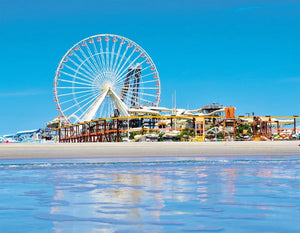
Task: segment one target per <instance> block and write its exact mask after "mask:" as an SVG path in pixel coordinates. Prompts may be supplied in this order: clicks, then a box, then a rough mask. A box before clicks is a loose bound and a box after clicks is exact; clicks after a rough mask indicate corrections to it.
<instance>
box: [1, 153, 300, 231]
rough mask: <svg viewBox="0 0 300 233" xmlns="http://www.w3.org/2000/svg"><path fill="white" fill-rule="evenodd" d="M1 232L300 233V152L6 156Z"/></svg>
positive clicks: (2, 162) (2, 188)
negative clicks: (47, 157) (53, 157)
mask: <svg viewBox="0 0 300 233" xmlns="http://www.w3.org/2000/svg"><path fill="white" fill-rule="evenodd" d="M0 232H5V233H6V232H31V233H32V232H56V233H63V232H68V233H69V232H89V233H90V232H104V233H113V232H114V233H125V232H126V233H135V232H151V233H152V232H153V233H155V232H157V233H158V232H171V233H174V232H251V233H252V232H289V233H292V232H300V157H297V156H253V157H201V158H192V157H191V158H180V157H177V158H160V159H159V158H145V159H136V158H132V159H85V160H78V159H69V160H63V159H58V160H2V161H0Z"/></svg>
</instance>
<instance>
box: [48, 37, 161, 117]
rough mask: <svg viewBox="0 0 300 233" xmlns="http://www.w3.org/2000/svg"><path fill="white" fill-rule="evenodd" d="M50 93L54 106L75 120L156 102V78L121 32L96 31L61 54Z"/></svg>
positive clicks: (142, 53) (146, 59) (125, 111)
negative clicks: (96, 33) (120, 34)
mask: <svg viewBox="0 0 300 233" xmlns="http://www.w3.org/2000/svg"><path fill="white" fill-rule="evenodd" d="M54 94H55V99H54V100H55V102H56V103H57V110H59V111H60V112H61V114H62V116H63V117H64V118H65V119H66V120H67V121H68V122H69V123H77V122H83V121H90V120H92V119H96V118H104V117H112V116H129V115H130V114H131V113H132V112H134V110H137V109H142V108H143V107H147V106H149V107H150V106H152V107H156V106H158V103H159V101H160V80H159V75H158V72H157V69H156V67H155V64H154V63H153V61H152V59H151V58H150V56H149V55H148V54H147V53H146V51H145V50H144V49H143V48H141V47H140V46H139V45H137V44H136V43H135V42H133V41H131V40H129V39H127V38H125V37H121V36H118V35H110V34H101V35H96V36H92V37H89V38H86V39H84V40H82V41H80V42H79V43H77V44H75V45H74V46H73V47H72V48H71V49H69V50H68V51H67V53H66V54H65V55H64V56H63V58H62V60H61V62H60V63H59V66H58V68H57V70H56V74H55V81H54Z"/></svg>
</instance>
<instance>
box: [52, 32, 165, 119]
mask: <svg viewBox="0 0 300 233" xmlns="http://www.w3.org/2000/svg"><path fill="white" fill-rule="evenodd" d="M98 38H100V41H101V38H102V39H104V40H105V41H106V42H107V47H106V51H104V50H103V49H102V42H100V44H101V49H99V50H100V51H98V49H96V47H94V53H93V52H92V51H91V50H90V47H88V46H89V45H88V44H89V43H90V41H91V40H93V42H92V43H95V41H94V39H95V40H96V42H97V41H98ZM106 38H109V39H108V40H106ZM110 39H112V40H113V45H112V46H113V47H112V50H111V51H109V50H108V49H109V46H108V41H109V40H110ZM115 39H117V40H120V45H119V48H118V52H116V51H115V47H117V46H115V45H116V43H115V42H116V41H117V40H116V41H114V40H115ZM123 41H125V42H124V43H123V44H125V43H127V46H126V51H125V52H124V53H123V54H120V49H121V47H122V45H121V44H122V42H123ZM84 43H86V46H87V47H88V54H86V53H85V52H83V50H82V46H83V44H84ZM129 45H131V46H130V47H133V50H132V52H131V53H130V55H129V56H127V57H125V55H126V53H127V50H128V47H129ZM93 46H95V45H93ZM75 48H79V50H80V52H81V54H82V55H83V56H84V57H85V60H83V59H81V58H80V59H81V60H80V61H81V63H80V64H77V65H79V66H78V67H77V70H76V73H75V77H73V83H72V85H73V89H72V91H74V83H76V84H79V85H80V84H81V85H87V84H83V83H82V82H80V78H79V77H77V76H76V75H77V74H78V73H80V74H81V75H82V76H86V78H87V79H88V80H89V81H91V82H93V80H92V79H91V78H94V80H95V78H96V77H93V75H96V76H97V75H100V74H101V73H97V72H100V71H101V70H100V69H101V68H102V69H103V70H104V72H112V71H116V77H115V78H116V82H117V81H122V80H123V81H124V80H125V78H126V76H127V75H128V72H129V71H127V69H128V67H130V65H132V64H133V63H134V62H135V60H137V59H138V58H139V56H137V57H136V58H135V60H134V61H130V62H129V63H128V61H129V60H130V58H131V56H132V55H133V53H134V52H136V51H138V52H140V53H139V55H140V56H142V54H143V57H144V58H145V59H144V60H143V62H142V63H144V62H146V61H147V62H146V63H147V66H146V68H142V69H141V71H143V70H144V69H147V68H149V67H151V71H153V72H152V73H150V74H147V75H145V76H148V75H153V77H155V80H150V81H145V83H147V82H148V83H150V82H155V85H156V87H155V90H157V91H156V93H155V94H145V93H139V94H140V95H141V96H144V95H146V96H147V95H148V96H153V97H154V98H155V99H156V100H155V102H152V101H151V103H152V104H153V106H155V107H157V106H158V104H159V102H160V95H161V84H160V78H159V73H158V71H157V68H156V66H155V64H154V62H153V60H152V59H151V57H150V56H149V54H148V53H147V52H146V51H145V50H144V49H143V48H142V47H141V46H140V45H138V44H137V43H135V42H134V41H132V40H130V39H128V38H126V37H123V36H119V35H115V34H98V35H94V36H90V37H86V38H85V39H83V40H81V41H79V42H78V43H76V44H74V45H73V46H72V47H71V48H70V49H69V50H68V51H67V52H66V53H65V54H64V56H63V57H62V59H61V61H60V62H59V65H58V67H57V69H56V72H55V79H54V91H53V92H54V96H55V97H54V101H55V102H56V105H57V108H56V109H57V110H58V111H59V112H60V114H61V116H62V117H63V118H64V119H66V120H68V121H70V118H75V119H76V121H77V122H76V123H78V122H80V121H89V120H91V119H92V118H93V117H94V112H95V110H97V109H98V108H99V107H100V105H101V104H102V102H103V100H104V97H105V96H104V97H103V96H102V97H100V96H101V95H103V93H101V90H97V91H98V92H99V93H98V98H97V99H95V98H92V99H91V101H89V102H88V103H85V104H91V105H93V104H94V108H95V109H92V110H91V111H92V112H89V111H90V110H89V111H88V112H86V113H85V115H84V116H83V117H81V116H82V115H80V116H77V115H76V114H75V113H77V112H76V111H75V112H74V113H73V114H72V115H69V116H68V115H67V114H66V113H65V112H66V111H67V110H66V109H63V108H62V106H61V102H60V100H59V99H60V95H59V89H60V88H63V87H59V86H58V83H59V82H60V81H61V80H62V79H60V78H59V77H60V74H66V73H65V72H64V71H62V67H64V66H65V61H68V59H70V56H72V55H73V53H74V55H75V56H78V55H77V54H76V53H75V52H76V51H75ZM77 50H78V49H77ZM96 52H97V53H96ZM70 54H71V55H70ZM95 55H97V56H95ZM94 56H95V57H94ZM100 56H101V58H102V59H105V61H100V60H101V58H100ZM110 56H111V57H112V60H110V58H109V57H110ZM113 57H115V59H116V60H115V61H113ZM95 59H100V60H98V62H99V64H100V65H102V67H99V66H97V67H96V65H98V63H97V62H96V61H95ZM119 59H120V60H119ZM124 59H126V60H125V62H124V63H123V64H122V62H123V60H124ZM70 60H72V59H70ZM91 60H93V61H91ZM118 60H119V61H118ZM85 62H89V63H90V65H91V67H90V68H89V67H88V66H87V65H86V64H87V63H85ZM93 62H94V63H93ZM106 62H107V63H106ZM104 63H105V64H104ZM75 64H76V63H75ZM84 64H85V65H86V67H85V68H84V70H88V72H87V73H90V74H91V77H88V76H87V74H84V73H83V71H82V70H80V69H82V68H81V66H83V65H84ZM128 64H129V65H128ZM106 65H109V66H110V67H107V66H106ZM66 66H68V65H66ZM120 66H121V67H120ZM124 66H127V67H126V68H125V69H124ZM108 68H113V70H112V71H111V69H110V70H108ZM69 69H70V70H74V72H75V69H74V68H69ZM68 76H72V75H71V74H68ZM73 76H74V75H73ZM74 78H76V79H77V80H76V81H74ZM102 78H105V77H102ZM63 82H71V81H68V80H64V81H63ZM66 88H68V87H66ZM70 88H71V87H70ZM76 88H77V89H79V88H80V87H76ZM144 89H152V88H144ZM153 89H154V88H153ZM83 90H84V87H83ZM122 91H123V90H122ZM81 92H85V91H81ZM106 92H107V93H106V94H105V95H108V96H110V97H111V99H112V100H113V101H114V103H115V105H117V106H119V107H120V109H121V112H122V113H123V115H127V116H128V115H129V114H130V113H129V108H126V104H125V103H123V101H122V100H121V99H120V98H121V97H120V96H118V95H117V94H116V93H115V92H114V91H113V90H108V89H107V90H106ZM134 92H135V91H134V90H132V93H134ZM72 93H73V97H74V98H75V95H74V92H72ZM78 93H79V92H78ZM137 93H138V92H137ZM69 94H70V95H71V93H69ZM65 95H68V94H65ZM61 96H63V94H62V95H61ZM94 97H95V96H94ZM139 98H141V97H139ZM68 101H70V102H71V101H72V99H70V100H68ZM68 101H65V102H68ZM73 101H75V102H76V104H75V105H78V106H80V105H79V103H78V102H77V99H76V98H75V100H74V99H73ZM97 101H98V103H95V102H97ZM120 101H121V102H122V103H121V102H120ZM149 102H150V101H149ZM96 105H97V106H96ZM95 106H96V107H95ZM73 107H74V106H73ZM127 107H128V106H127ZM139 107H143V106H139ZM96 108H97V109H96ZM78 110H80V109H78ZM78 110H77V111H78ZM126 111H127V114H126V113H125V112H126Z"/></svg>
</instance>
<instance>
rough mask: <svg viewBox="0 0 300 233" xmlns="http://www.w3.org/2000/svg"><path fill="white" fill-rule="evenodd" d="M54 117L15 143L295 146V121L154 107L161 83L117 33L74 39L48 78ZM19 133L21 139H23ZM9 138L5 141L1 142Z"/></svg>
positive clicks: (224, 110)
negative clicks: (292, 143)
mask: <svg viewBox="0 0 300 233" xmlns="http://www.w3.org/2000/svg"><path fill="white" fill-rule="evenodd" d="M53 93H54V101H55V103H56V109H57V111H58V115H59V116H58V117H56V118H55V119H54V120H52V121H50V122H48V123H47V128H45V129H42V130H33V131H21V132H18V133H17V135H13V136H12V137H13V138H14V140H15V141H22V140H23V139H24V138H26V140H27V141H28V138H31V139H32V140H29V141H30V142H31V141H38V140H42V141H47V140H48V141H53V142H57V143H83V142H155V141H185V142H197V141H274V140H299V139H300V129H299V123H300V119H299V118H300V117H299V116H298V115H293V116H256V115H255V114H254V113H253V114H252V115H251V116H250V114H247V116H236V114H235V112H236V111H235V107H233V106H228V107H227V106H223V105H220V104H218V103H212V104H210V105H204V106H202V107H199V108H198V109H181V108H177V106H176V98H175V99H174V101H173V102H174V104H173V106H172V107H171V108H168V107H162V106H159V103H160V101H161V99H160V97H161V83H160V77H159V73H158V70H157V68H156V66H155V64H154V62H153V60H152V59H151V57H150V56H149V54H148V53H147V52H146V51H145V50H144V49H143V48H142V47H141V46H139V45H138V44H137V43H135V42H133V41H132V40H130V39H127V38H125V37H122V36H118V35H111V34H100V35H95V36H91V37H88V38H85V39H83V40H81V41H80V42H78V43H76V44H75V45H73V46H72V47H71V48H70V49H69V50H68V51H67V52H66V53H65V55H64V56H63V57H62V59H61V61H60V63H59V65H58V67H57V70H56V72H55V78H54V89H53ZM24 135H25V136H24ZM9 137H11V136H7V137H6V139H5V138H4V139H2V140H7V138H9Z"/></svg>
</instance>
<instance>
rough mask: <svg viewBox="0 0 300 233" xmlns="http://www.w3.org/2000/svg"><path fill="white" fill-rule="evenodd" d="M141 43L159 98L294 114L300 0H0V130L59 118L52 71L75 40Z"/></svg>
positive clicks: (299, 74)
mask: <svg viewBox="0 0 300 233" xmlns="http://www.w3.org/2000/svg"><path fill="white" fill-rule="evenodd" d="M102 33H113V34H118V35H122V36H125V37H127V38H129V39H132V40H133V41H135V42H137V43H138V44H140V45H141V46H142V47H143V48H144V49H145V50H146V51H147V52H148V53H149V55H150V56H151V57H152V59H153V61H154V62H155V64H156V66H157V68H158V71H159V73H160V78H161V84H162V97H161V99H162V102H161V105H162V106H168V107H171V104H172V97H171V95H172V92H174V90H176V92H177V105H178V107H183V108H186V107H187V105H188V106H189V108H198V107H201V106H202V105H205V104H209V103H211V102H218V103H220V104H223V105H226V106H227V105H231V106H235V107H236V108H237V113H238V114H243V115H245V113H246V112H255V113H256V114H257V115H268V114H270V115H294V114H300V111H299V109H300V101H299V91H300V2H299V0H294V1H290V0H277V1H266V0H248V1H243V0H235V1H230V0H228V1H224V0H209V1H202V0H187V1H184V0H182V1H179V0H168V1H166V0H165V1H164V0H147V1H144V0H106V1H102V0H85V1H77V0H75V1H63V0H62V1H58V0H51V1H50V0H48V1H40V0H36V1H33V0H15V1H1V2H0V47H1V52H0V62H1V66H0V67H1V73H0V75H1V85H0V101H1V110H0V113H1V114H0V135H1V134H6V133H14V132H16V131H19V130H26V129H34V128H39V127H42V126H44V125H45V123H46V122H47V121H49V120H52V119H53V118H54V117H56V116H57V114H58V112H57V111H56V110H55V104H54V102H53V93H52V88H53V78H54V73H55V70H56V67H57V65H58V63H59V61H60V59H61V57H62V56H63V55H64V53H65V52H66V51H67V50H68V49H69V48H70V47H71V46H72V45H73V44H75V43H77V42H78V41H80V40H81V39H83V38H85V37H88V36H92V35H95V34H102Z"/></svg>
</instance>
